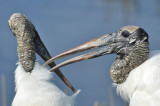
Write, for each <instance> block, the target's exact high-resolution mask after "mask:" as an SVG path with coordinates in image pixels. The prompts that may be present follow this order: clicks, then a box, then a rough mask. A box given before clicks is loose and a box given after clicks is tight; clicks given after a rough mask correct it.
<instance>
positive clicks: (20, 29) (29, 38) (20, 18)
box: [8, 13, 49, 72]
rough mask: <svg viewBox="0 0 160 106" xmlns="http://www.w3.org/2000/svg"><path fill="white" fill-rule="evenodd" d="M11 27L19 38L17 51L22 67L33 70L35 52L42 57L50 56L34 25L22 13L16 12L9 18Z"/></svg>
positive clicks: (27, 70)
mask: <svg viewBox="0 0 160 106" xmlns="http://www.w3.org/2000/svg"><path fill="white" fill-rule="evenodd" d="M8 23H9V27H10V29H11V31H12V32H13V34H14V35H15V36H16V38H17V44H18V45H17V52H18V57H19V60H20V62H21V65H22V67H23V68H24V70H25V71H26V72H31V71H32V70H33V67H34V65H35V59H36V56H35V52H37V53H38V54H39V55H40V56H41V57H42V58H49V55H48V51H47V49H46V48H45V46H44V44H43V43H42V41H41V39H40V37H39V35H38V33H37V31H36V29H35V27H34V25H33V24H32V23H31V22H30V21H29V20H28V19H27V18H26V17H25V16H24V15H23V14H20V13H14V14H13V15H12V16H11V17H10V19H9V20H8Z"/></svg>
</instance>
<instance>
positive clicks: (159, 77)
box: [116, 50, 160, 106]
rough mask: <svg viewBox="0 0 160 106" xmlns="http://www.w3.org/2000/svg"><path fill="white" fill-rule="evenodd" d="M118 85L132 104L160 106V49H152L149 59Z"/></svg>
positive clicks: (134, 105) (126, 99) (125, 98)
mask: <svg viewBox="0 0 160 106" xmlns="http://www.w3.org/2000/svg"><path fill="white" fill-rule="evenodd" d="M116 86H117V93H118V94H119V95H120V96H121V97H122V98H123V99H124V100H125V101H128V102H130V106H160V51H159V50H157V51H151V52H150V55H149V57H148V59H147V60H146V61H145V62H144V63H142V64H141V65H140V66H138V67H137V68H135V69H133V70H132V71H131V72H130V74H129V76H128V78H127V80H126V81H125V82H124V83H122V84H116Z"/></svg>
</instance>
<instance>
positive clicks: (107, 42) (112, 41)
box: [42, 32, 122, 72]
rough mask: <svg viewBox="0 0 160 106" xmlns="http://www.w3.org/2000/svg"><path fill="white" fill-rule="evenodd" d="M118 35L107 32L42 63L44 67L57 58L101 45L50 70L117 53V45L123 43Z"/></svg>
mask: <svg viewBox="0 0 160 106" xmlns="http://www.w3.org/2000/svg"><path fill="white" fill-rule="evenodd" d="M117 35H118V32H115V33H112V34H106V35H103V36H101V37H98V38H96V39H93V40H91V41H89V42H86V43H84V44H82V45H79V46H77V47H75V48H73V49H70V50H67V51H65V52H63V53H60V54H58V55H56V56H55V57H52V58H51V59H49V60H48V61H46V62H45V63H44V64H43V65H42V67H45V66H46V65H48V64H50V63H52V62H53V61H55V60H57V59H60V58H63V57H66V56H69V55H73V54H76V53H79V52H83V51H87V50H90V49H95V48H100V47H102V48H100V49H98V50H96V51H93V52H89V53H86V54H83V55H80V56H77V57H74V58H71V59H69V60H66V61H64V62H62V63H60V64H58V65H56V66H55V67H53V68H52V69H51V70H50V71H51V72H52V71H54V70H56V69H57V68H60V67H62V66H65V65H68V64H71V63H75V62H79V61H82V60H87V59H92V58H95V57H99V56H103V55H106V54H111V53H115V52H116V51H117V45H119V44H120V45H121V44H122V40H120V42H119V41H118V40H117Z"/></svg>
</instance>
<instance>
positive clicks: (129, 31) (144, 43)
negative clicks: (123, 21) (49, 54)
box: [43, 26, 149, 84]
mask: <svg viewBox="0 0 160 106" xmlns="http://www.w3.org/2000/svg"><path fill="white" fill-rule="evenodd" d="M99 47H101V49H99V50H96V51H93V52H90V53H87V54H83V55H80V56H77V57H74V58H72V59H69V60H67V61H64V62H62V63H60V64H58V65H57V66H55V67H53V68H52V69H51V70H50V71H54V70H55V69H57V68H60V67H62V66H65V65H67V64H71V63H75V62H78V61H82V60H87V59H92V58H95V57H99V56H103V55H107V54H112V53H116V54H117V58H116V60H115V61H114V63H113V64H112V66H111V69H110V76H111V79H112V80H113V82H115V83H117V84H120V83H123V82H124V81H125V80H126V78H127V77H128V75H129V72H130V71H131V70H132V69H134V68H136V67H138V66H139V65H141V64H142V63H143V62H144V61H145V60H146V59H147V58H148V55H149V42H148V34H147V33H146V31H145V30H144V29H142V28H140V27H138V26H125V27H123V28H121V29H120V30H118V31H116V32H113V33H111V34H106V35H103V36H101V37H99V38H96V39H93V40H91V41H89V42H87V43H84V44H82V45H80V46H77V47H75V48H73V49H70V50H68V51H66V52H63V53H61V54H59V55H57V56H55V57H53V58H51V59H50V60H48V61H47V62H46V63H44V64H43V66H46V65H47V64H49V63H51V62H52V61H54V60H56V59H59V58H62V57H65V56H68V55H72V54H75V53H79V52H82V51H86V50H89V49H94V48H99Z"/></svg>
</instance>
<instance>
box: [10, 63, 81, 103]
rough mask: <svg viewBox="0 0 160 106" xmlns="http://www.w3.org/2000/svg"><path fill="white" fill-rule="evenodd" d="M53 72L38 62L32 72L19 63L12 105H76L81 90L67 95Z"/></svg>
mask: <svg viewBox="0 0 160 106" xmlns="http://www.w3.org/2000/svg"><path fill="white" fill-rule="evenodd" d="M52 77H53V73H51V72H49V70H48V69H47V68H42V67H41V65H40V64H39V63H37V62H36V64H35V66H34V69H33V70H32V72H31V73H30V72H26V71H24V69H23V67H22V65H21V63H20V62H19V63H18V66H17V69H16V71H15V84H16V95H15V97H14V100H13V103H12V106H74V105H75V101H74V100H75V98H76V96H77V94H78V93H79V91H78V92H77V93H76V94H74V95H72V96H67V95H66V94H65V93H64V92H63V91H61V90H60V89H59V88H58V87H57V86H56V85H55V84H54V83H53V82H51V80H52Z"/></svg>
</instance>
